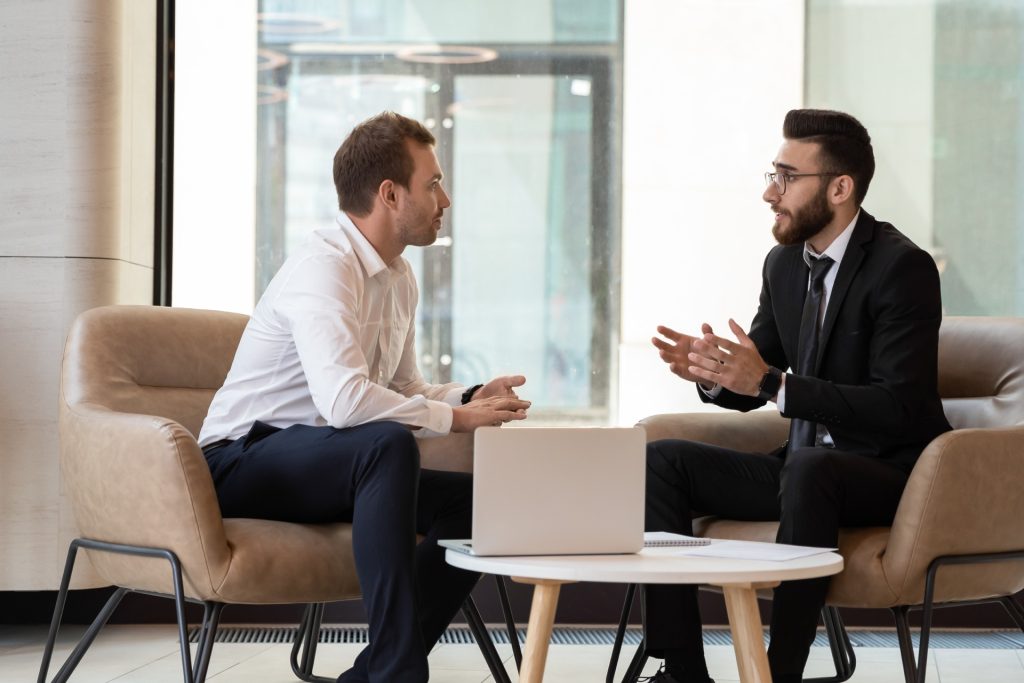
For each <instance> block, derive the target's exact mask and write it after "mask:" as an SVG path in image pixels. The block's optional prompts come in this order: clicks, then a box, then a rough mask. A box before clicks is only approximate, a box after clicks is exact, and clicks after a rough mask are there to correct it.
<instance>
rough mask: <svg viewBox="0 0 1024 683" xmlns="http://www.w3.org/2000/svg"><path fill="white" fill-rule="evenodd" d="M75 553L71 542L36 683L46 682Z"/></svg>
mask: <svg viewBox="0 0 1024 683" xmlns="http://www.w3.org/2000/svg"><path fill="white" fill-rule="evenodd" d="M77 554H78V545H76V544H75V543H72V544H71V547H70V548H68V556H67V559H66V560H65V561H64V575H63V576H62V577H61V580H60V590H58V591H57V603H56V604H55V605H54V607H53V618H52V619H51V620H50V632H49V633H48V634H47V636H46V646H45V647H44V648H43V661H42V662H41V663H40V665H39V676H38V678H36V681H37V683H46V674H47V673H48V672H49V669H50V660H51V659H52V658H53V646H54V645H55V644H56V642H57V631H58V630H59V629H60V621H61V617H63V616H64V603H65V602H67V598H68V586H69V585H70V584H71V571H72V570H73V569H74V568H75V555H77ZM115 595H116V593H115ZM111 597H113V596H111ZM101 614H102V612H101Z"/></svg>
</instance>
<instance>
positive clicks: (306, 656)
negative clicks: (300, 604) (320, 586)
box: [289, 602, 335, 683]
mask: <svg viewBox="0 0 1024 683" xmlns="http://www.w3.org/2000/svg"><path fill="white" fill-rule="evenodd" d="M325 608H326V605H325V604H324V603H318V602H312V603H310V604H308V605H306V610H305V612H303V613H302V619H301V620H300V621H299V627H298V628H297V629H296V630H295V642H293V643H292V651H291V655H290V657H289V661H290V662H291V666H292V673H293V674H295V677H296V678H298V679H299V680H300V681H306V682H307V683H334V680H335V679H333V678H326V677H324V676H317V675H315V674H314V673H313V664H314V662H315V660H316V647H317V644H318V643H319V642H320V625H321V623H322V622H323V618H324V609H325ZM300 660H301V661H300Z"/></svg>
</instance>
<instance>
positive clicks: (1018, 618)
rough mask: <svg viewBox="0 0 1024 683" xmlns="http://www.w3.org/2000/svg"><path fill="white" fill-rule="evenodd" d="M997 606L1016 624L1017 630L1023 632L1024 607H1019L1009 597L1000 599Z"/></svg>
mask: <svg viewBox="0 0 1024 683" xmlns="http://www.w3.org/2000/svg"><path fill="white" fill-rule="evenodd" d="M999 604H1000V605H1002V606H1003V609H1005V610H1006V612H1007V613H1008V614H1009V615H1010V618H1011V619H1013V623H1015V624H1017V628H1019V629H1020V630H1021V632H1024V607H1021V606H1020V605H1019V604H1018V603H1017V601H1016V600H1014V599H1013V598H1012V597H1009V596H1007V597H1004V598H1000V599H999Z"/></svg>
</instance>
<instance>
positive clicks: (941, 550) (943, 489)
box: [640, 317, 1024, 683]
mask: <svg viewBox="0 0 1024 683" xmlns="http://www.w3.org/2000/svg"><path fill="white" fill-rule="evenodd" d="M939 392H940V394H941V396H942V398H943V406H944V408H945V412H946V416H947V418H948V419H949V421H950V423H951V424H952V425H953V427H954V431H952V432H948V433H946V434H943V435H942V436H940V437H938V438H937V439H935V440H934V441H932V443H931V444H929V445H928V447H927V448H926V449H925V451H924V452H923V453H922V455H921V457H920V459H919V460H918V462H917V465H916V466H915V468H914V470H913V472H912V473H911V476H910V480H909V481H908V483H907V487H906V490H905V491H904V493H903V497H902V499H901V500H900V504H899V508H898V509H897V512H896V518H895V520H894V521H893V524H892V527H874V528H857V529H843V530H842V531H841V533H840V540H839V552H840V553H841V554H842V556H843V558H844V560H845V568H844V569H843V572H842V573H841V574H838V575H837V576H835V577H834V578H833V579H832V583H831V586H830V588H829V594H828V599H827V604H828V606H829V608H830V609H827V610H826V613H825V622H826V626H827V627H828V630H829V632H830V636H831V637H832V639H833V651H834V653H835V654H836V664H837V677H836V679H832V680H846V679H847V678H849V676H850V675H852V674H853V667H854V666H855V660H853V658H852V648H850V646H849V639H848V638H846V634H845V630H844V629H843V627H842V622H841V620H839V616H838V611H837V610H835V608H838V607H872V608H879V607H884V608H888V609H891V610H892V612H893V614H894V616H895V620H896V626H897V631H898V634H899V639H900V649H901V652H902V657H903V667H904V675H905V678H906V680H907V681H908V683H910V682H911V681H923V680H924V678H925V662H926V661H927V649H928V631H929V628H930V624H931V611H932V609H933V608H934V607H940V606H947V605H954V604H963V603H973V602H987V601H998V602H1000V603H1002V605H1003V606H1004V607H1005V608H1006V610H1007V611H1008V612H1009V614H1010V616H1011V617H1012V618H1013V620H1014V622H1015V623H1016V624H1017V626H1018V627H1020V628H1021V629H1022V630H1024V609H1022V608H1021V607H1020V606H1019V605H1018V604H1017V603H1016V602H1015V601H1014V600H1013V599H1012V598H1011V597H1010V596H1012V595H1013V594H1015V593H1017V592H1019V591H1020V590H1022V589H1024V319H1015V318H984V317H976V318H957V317H947V318H946V319H945V320H944V321H943V323H942V328H941V330H940V338H939ZM640 424H642V425H643V426H644V427H645V428H646V430H647V439H648V441H656V440H658V439H666V438H677V439H690V440H695V441H703V442H706V443H712V444H717V445H721V446H724V447H727V448H735V449H742V450H749V451H761V452H767V451H769V450H771V449H773V448H775V447H777V446H778V445H779V444H781V443H783V442H784V441H785V440H786V437H787V432H788V421H787V420H785V419H783V418H781V417H780V416H779V415H778V413H777V412H774V411H755V412H752V413H747V414H741V413H734V412H721V413H697V414H687V415H656V416H654V417H649V418H647V419H645V420H642V421H641V423H640ZM777 527H778V523H775V522H739V521H735V520H728V519H719V518H714V517H702V518H700V519H698V520H695V533H698V534H701V535H704V536H710V537H714V538H732V539H747V540H758V541H774V540H775V532H776V529H777ZM917 608H921V609H923V618H922V626H921V638H920V648H919V658H918V660H917V662H915V660H914V653H913V646H912V644H911V638H910V630H909V627H908V624H907V612H908V610H910V609H917ZM830 621H831V622H832V623H829V622H830ZM837 638H838V639H841V640H842V641H843V642H841V643H836V642H835V640H836V639H837ZM837 644H838V645H840V646H841V647H836V645H837ZM844 657H848V659H846V660H844V659H843V658H844Z"/></svg>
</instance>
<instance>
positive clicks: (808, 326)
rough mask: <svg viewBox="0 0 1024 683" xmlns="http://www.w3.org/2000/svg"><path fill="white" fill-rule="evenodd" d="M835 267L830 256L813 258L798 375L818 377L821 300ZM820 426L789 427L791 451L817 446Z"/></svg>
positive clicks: (794, 423)
mask: <svg viewBox="0 0 1024 683" xmlns="http://www.w3.org/2000/svg"><path fill="white" fill-rule="evenodd" d="M833 263H835V261H833V260H832V259H830V258H829V257H828V256H822V257H821V258H814V257H811V284H810V287H809V288H808V289H807V298H806V299H804V312H803V315H802V316H801V317H800V347H799V349H798V350H797V362H796V368H795V370H796V374H798V375H810V376H813V375H814V371H815V368H814V365H815V363H816V361H817V359H818V314H819V313H820V311H821V298H822V296H824V294H825V276H826V275H827V274H828V271H829V268H831V267H832V264H833ZM817 432H818V424H817V423H816V422H811V421H809V420H799V419H793V420H791V421H790V423H789V450H793V449H794V448H801V447H805V446H813V445H814V444H815V440H816V437H817Z"/></svg>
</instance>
